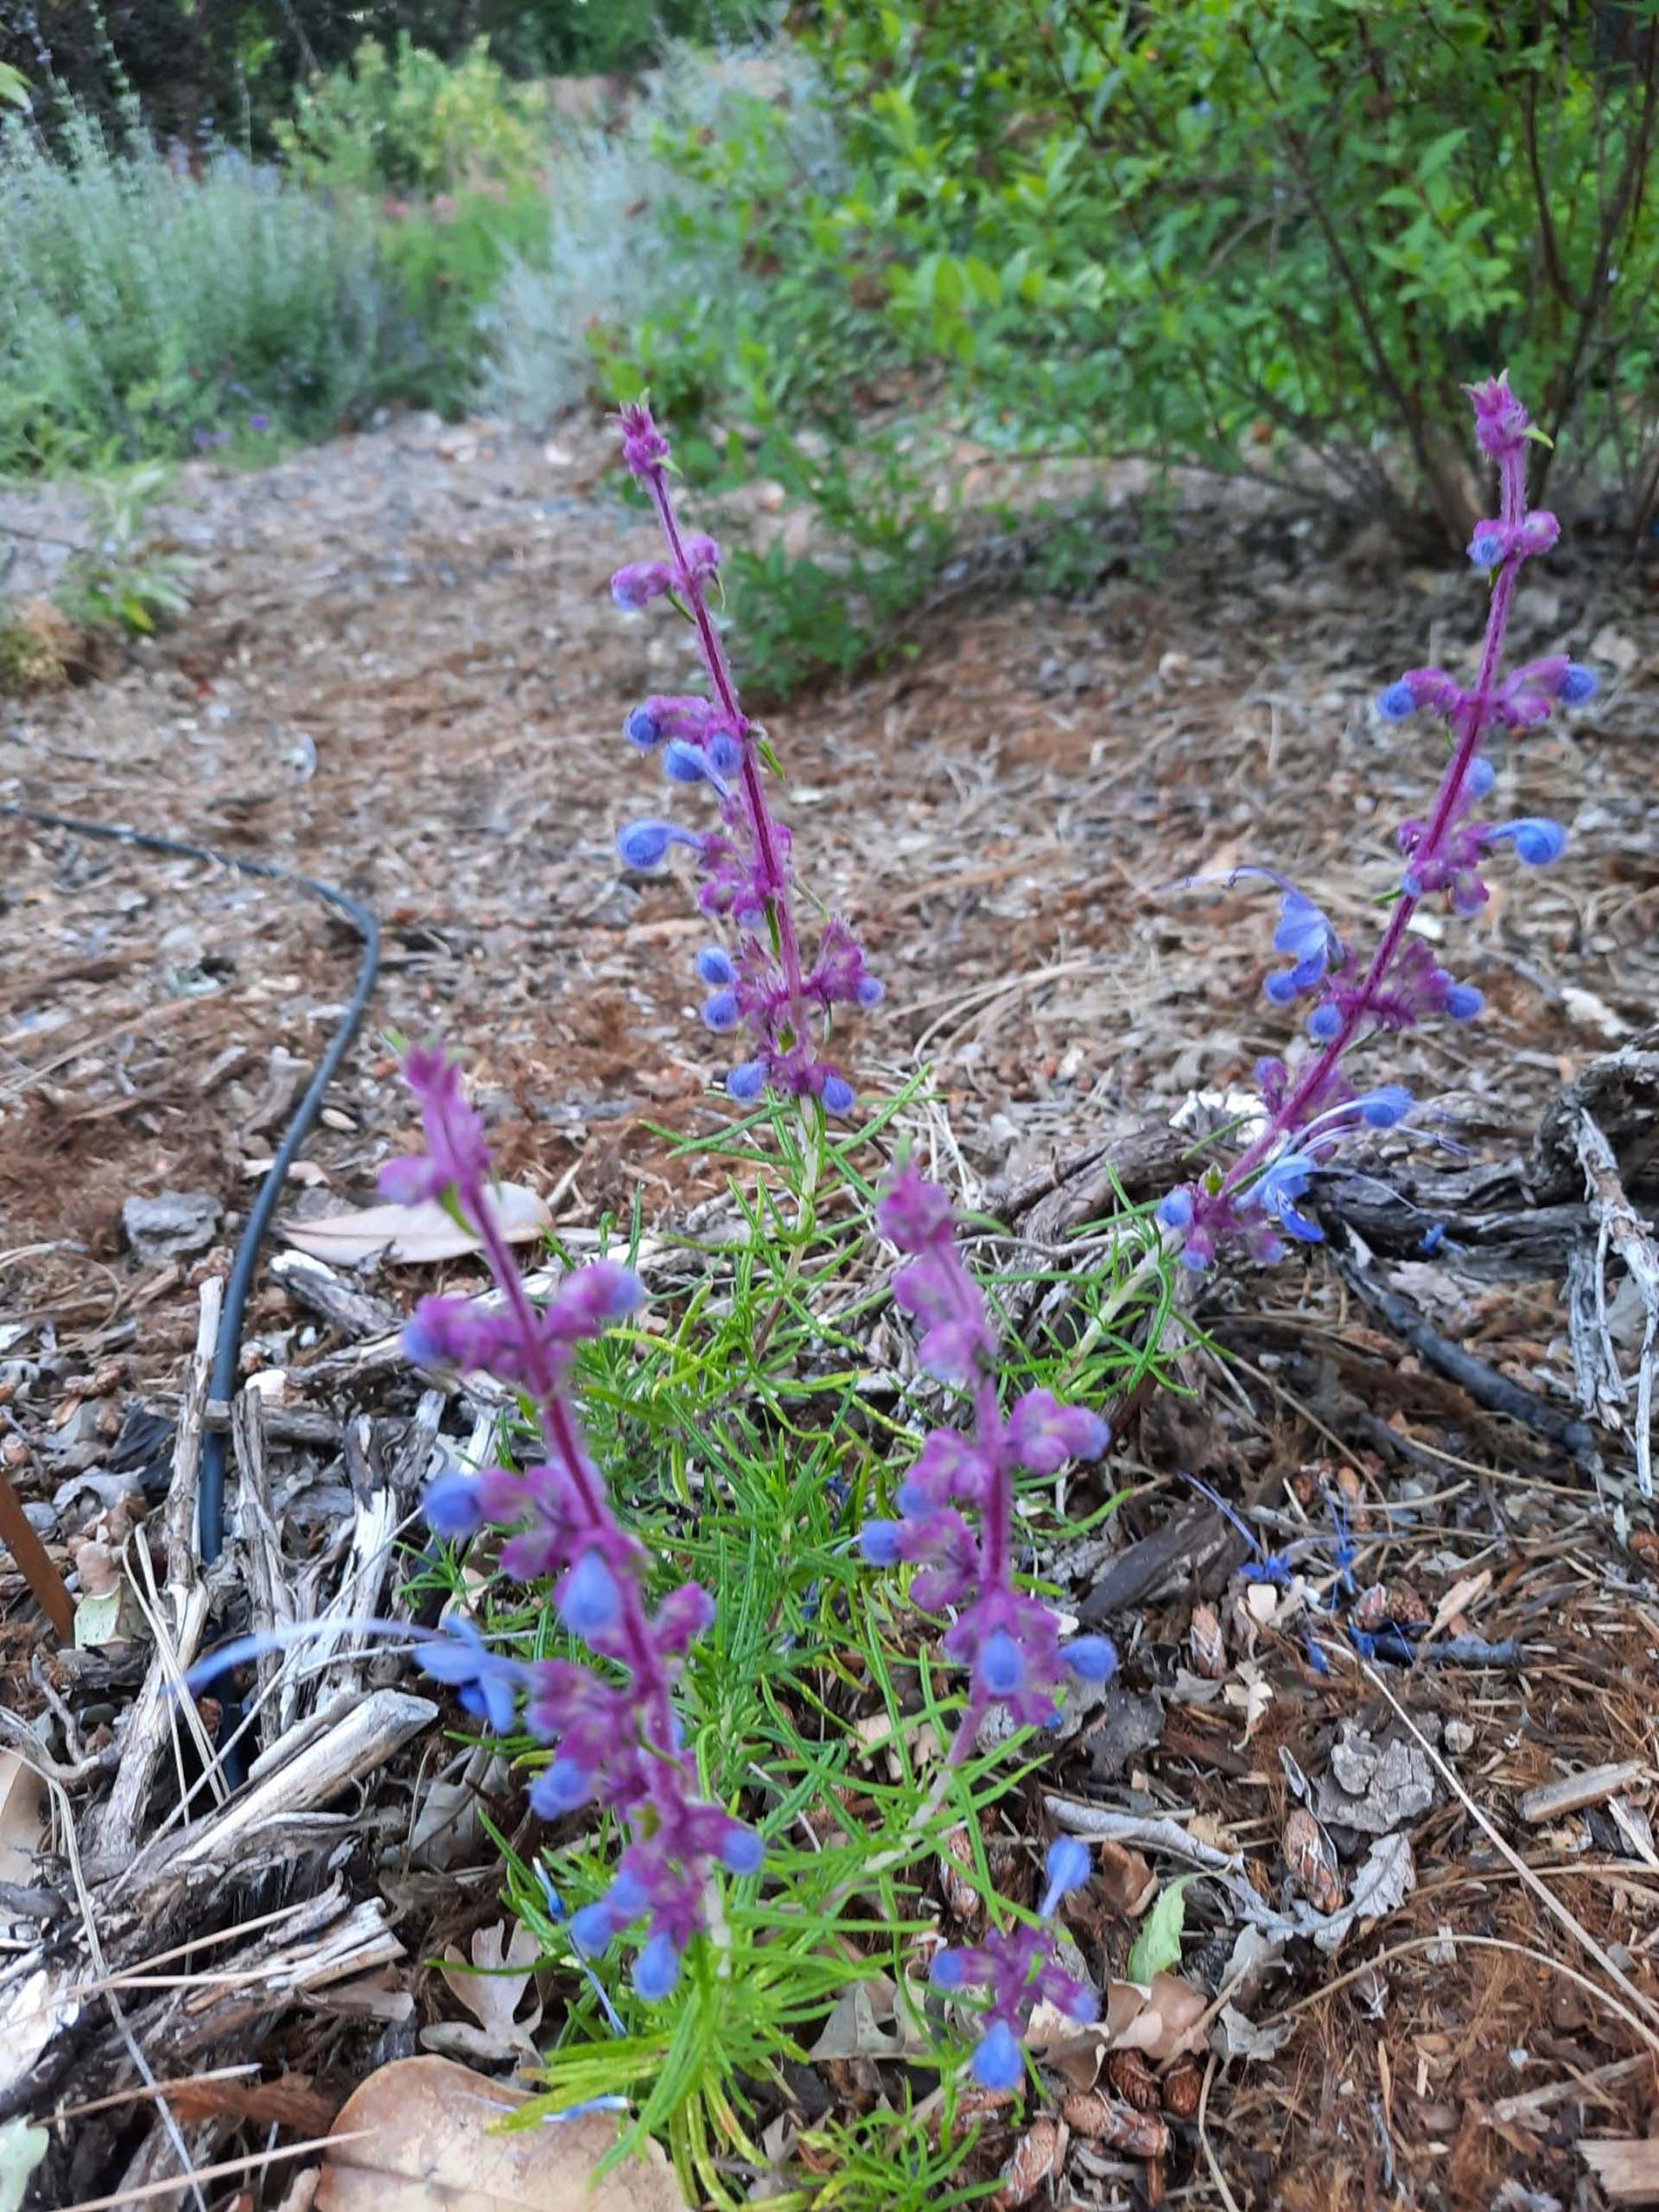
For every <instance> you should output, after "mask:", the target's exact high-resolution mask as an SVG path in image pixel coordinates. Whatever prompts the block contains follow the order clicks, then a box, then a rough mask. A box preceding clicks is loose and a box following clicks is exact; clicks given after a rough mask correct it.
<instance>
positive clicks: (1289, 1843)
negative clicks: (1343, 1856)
mask: <svg viewBox="0 0 1659 2212" xmlns="http://www.w3.org/2000/svg"><path fill="white" fill-rule="evenodd" d="M1284 1847H1285V1864H1286V1866H1288V1867H1289V1869H1290V1878H1291V1880H1292V1881H1293V1882H1294V1883H1295V1885H1296V1886H1297V1888H1298V1889H1299V1890H1300V1891H1301V1892H1302V1895H1303V1896H1304V1897H1306V1899H1307V1901H1308V1903H1309V1904H1311V1905H1312V1906H1313V1910H1315V1911H1316V1912H1335V1911H1337V1910H1339V1908H1340V1906H1341V1904H1342V1875H1341V1873H1340V1872H1339V1871H1338V1866H1337V1847H1336V1846H1335V1845H1334V1844H1333V1843H1332V1840H1331V1839H1330V1837H1329V1836H1328V1835H1327V1834H1325V1830H1324V1829H1323V1828H1322V1827H1320V1826H1319V1822H1318V1821H1316V1820H1315V1819H1314V1817H1313V1814H1312V1813H1310V1812H1309V1811H1308V1810H1307V1808H1306V1806H1304V1805H1298V1806H1297V1807H1296V1808H1294V1810H1293V1812H1292V1813H1291V1815H1290V1817H1289V1819H1288V1820H1287V1821H1286V1822H1285V1836H1284Z"/></svg>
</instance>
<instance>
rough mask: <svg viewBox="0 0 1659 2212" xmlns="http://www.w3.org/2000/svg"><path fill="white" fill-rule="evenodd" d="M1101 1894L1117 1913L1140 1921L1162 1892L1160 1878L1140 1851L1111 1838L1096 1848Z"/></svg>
mask: <svg viewBox="0 0 1659 2212" xmlns="http://www.w3.org/2000/svg"><path fill="white" fill-rule="evenodd" d="M1095 1865H1096V1870H1097V1872H1098V1875H1099V1880H1100V1887H1101V1893H1102V1895H1103V1897H1105V1900H1106V1902H1107V1904H1109V1905H1110V1906H1111V1908H1112V1910H1113V1911H1114V1912H1117V1913H1122V1916H1123V1917H1124V1919H1126V1920H1139V1919H1140V1917H1141V1914H1142V1913H1143V1912H1145V1911H1146V1910H1147V1907H1148V1906H1149V1905H1150V1904H1151V1903H1152V1901H1153V1898H1154V1897H1155V1896H1156V1895H1157V1892H1158V1877H1157V1876H1156V1875H1155V1874H1154V1872H1153V1871H1152V1869H1151V1867H1150V1866H1148V1865H1147V1862H1146V1860H1145V1859H1143V1858H1142V1857H1141V1853H1139V1852H1138V1851H1131V1850H1130V1848H1129V1847H1128V1844H1125V1843H1115V1842H1114V1841H1113V1840H1111V1838H1110V1837H1109V1836H1108V1837H1106V1838H1105V1839H1104V1840H1103V1841H1102V1842H1101V1843H1100V1844H1099V1845H1098V1846H1097V1847H1096V1860H1095Z"/></svg>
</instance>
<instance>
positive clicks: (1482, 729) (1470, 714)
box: [1157, 374, 1596, 1268]
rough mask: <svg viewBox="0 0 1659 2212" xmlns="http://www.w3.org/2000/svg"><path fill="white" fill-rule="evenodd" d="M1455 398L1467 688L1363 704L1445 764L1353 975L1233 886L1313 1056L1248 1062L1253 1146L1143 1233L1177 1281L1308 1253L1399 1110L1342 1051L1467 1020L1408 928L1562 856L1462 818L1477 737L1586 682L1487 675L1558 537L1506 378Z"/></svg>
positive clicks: (1536, 717)
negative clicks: (1504, 863)
mask: <svg viewBox="0 0 1659 2212" xmlns="http://www.w3.org/2000/svg"><path fill="white" fill-rule="evenodd" d="M1470 397H1471V401H1472V403H1473V406H1474V414H1475V435H1476V439H1477V442H1478V444H1479V447H1480V449H1481V451H1482V452H1483V453H1484V454H1486V455H1487V456H1488V457H1489V458H1490V459H1491V460H1492V461H1495V462H1496V463H1497V478H1498V486H1499V500H1498V513H1497V518H1496V519H1495V520H1493V521H1490V522H1482V523H1478V524H1477V525H1476V527H1475V531H1474V534H1473V536H1472V537H1471V539H1470V542H1469V557H1470V559H1471V561H1472V562H1473V563H1474V564H1475V566H1476V567H1477V568H1480V569H1488V570H1490V571H1491V572H1492V585H1491V605H1490V607H1489V609H1488V613H1487V618H1486V632H1485V637H1484V641H1483V644H1482V647H1481V654H1480V660H1479V664H1478V668H1477V671H1476V674H1475V680H1474V683H1472V684H1471V685H1470V686H1469V687H1468V688H1467V689H1465V687H1464V686H1463V685H1461V684H1459V683H1458V682H1457V681H1456V680H1455V678H1453V677H1451V676H1449V675H1447V674H1446V671H1445V670H1444V669H1439V668H1414V669H1408V671H1407V672H1406V673H1405V675H1404V676H1402V677H1401V678H1400V680H1399V681H1398V683H1391V684H1390V685H1389V688H1388V689H1387V690H1385V691H1384V692H1383V695H1382V696H1381V697H1380V698H1379V699H1378V701H1377V702H1376V705H1377V711H1378V713H1379V714H1380V715H1382V717H1383V720H1384V721H1389V722H1403V721H1408V720H1409V719H1410V717H1411V716H1412V715H1415V714H1419V713H1422V712H1425V711H1431V712H1433V713H1435V714H1438V715H1440V716H1441V717H1442V718H1443V719H1444V721H1446V726H1447V728H1448V731H1449V733H1450V736H1451V745H1452V751H1451V758H1450V760H1448V761H1447V763H1446V770H1445V772H1444V774H1443V775H1442V776H1441V778H1440V786H1439V789H1438V790H1437V791H1436V792H1435V795H1434V802H1433V806H1432V807H1431V808H1430V810H1429V811H1428V813H1427V816H1426V817H1421V818H1419V819H1414V820H1412V821H1408V822H1403V823H1401V825H1400V829H1399V832H1398V839H1399V846H1400V850H1401V853H1402V856H1403V857H1404V860H1405V868H1404V871H1403V873H1402V876H1401V878H1400V882H1399V887H1398V891H1397V895H1396V896H1395V901H1394V911H1393V912H1392V913H1391V914H1390V916H1389V923H1388V926H1387V928H1386V929H1385V930H1384V931H1383V936H1382V938H1381V939H1380V940H1379V942H1378V944H1377V946H1376V950H1375V951H1374V952H1373V954H1372V955H1371V958H1370V963H1368V964H1367V965H1366V966H1365V967H1364V968H1363V969H1361V968H1360V966H1359V964H1358V962H1357V957H1356V956H1355V954H1354V952H1353V950H1351V947H1350V946H1349V945H1348V944H1345V943H1344V940H1343V938H1341V937H1340V936H1339V935H1338V931H1336V929H1335V928H1334V927H1333V925H1332V923H1331V922H1330V921H1329V920H1328V919H1327V918H1326V916H1325V913H1324V912H1322V911H1321V909H1320V908H1319V906H1316V905H1315V904H1314V902H1313V900H1312V899H1309V898H1308V897H1306V894H1305V893H1302V892H1301V891H1299V890H1298V889H1297V888H1296V887H1295V886H1294V884H1292V883H1289V882H1287V881H1286V880H1285V879H1284V878H1283V877H1282V876H1281V875H1280V874H1277V873H1276V871H1274V870H1273V869H1271V868H1242V869H1239V870H1237V871H1236V875H1258V876H1263V877H1266V878H1267V879H1268V880H1271V881H1272V882H1274V883H1275V884H1277V885H1278V886H1279V888H1280V890H1281V893H1282V896H1281V901H1280V910H1279V922H1278V925H1277V927H1276V928H1275V930H1274V937H1273V943H1274V950H1275V951H1277V952H1279V953H1281V954H1282V955H1283V956H1284V957H1285V959H1286V960H1287V963H1288V965H1287V966H1286V967H1285V968H1283V969H1279V970H1277V971H1276V972H1275V973H1274V974H1273V975H1271V976H1269V977H1268V981H1267V985H1266V989H1267V995H1268V997H1269V998H1270V999H1271V1000H1272V1001H1274V1004H1275V1005H1279V1006H1288V1005H1291V1004H1293V1003H1294V1002H1295V1001H1298V1000H1301V999H1308V998H1311V999H1312V1001H1313V1004H1312V1007H1311V1008H1310V1010H1309V1012H1308V1014H1307V1016H1306V1031H1307V1035H1308V1037H1309V1039H1310V1040H1311V1042H1312V1043H1313V1046H1315V1047H1316V1048H1317V1049H1316V1050H1315V1051H1314V1052H1313V1054H1312V1055H1311V1057H1309V1058H1307V1059H1306V1060H1305V1062H1304V1063H1303V1065H1301V1066H1300V1068H1298V1069H1297V1070H1296V1071H1295V1072H1294V1075H1293V1074H1292V1073H1291V1072H1290V1071H1288V1070H1287V1067H1286V1065H1285V1063H1284V1062H1283V1061H1282V1060H1279V1059H1267V1060H1262V1061H1261V1062H1259V1063H1258V1065H1257V1068H1256V1076H1257V1080H1258V1082H1259V1083H1260V1084H1261V1088H1262V1098H1263V1103H1265V1105H1266V1108H1267V1114H1266V1116H1265V1119H1264V1122H1263V1124H1262V1128H1261V1130H1260V1132H1259V1133H1258V1134H1257V1135H1256V1136H1255V1138H1254V1139H1253V1140H1252V1141H1251V1142H1250V1143H1249V1145H1248V1146H1247V1147H1245V1149H1244V1150H1243V1152H1242V1153H1241V1154H1240V1155H1239V1156H1238V1158H1237V1159H1236V1160H1234V1161H1233V1163H1232V1165H1231V1166H1229V1167H1225V1168H1222V1167H1219V1166H1217V1167H1211V1168H1210V1169H1208V1170H1206V1171H1205V1173H1204V1174H1202V1175H1200V1176H1198V1177H1197V1178H1195V1179H1193V1180H1192V1181H1191V1182H1188V1183H1183V1184H1181V1185H1178V1187H1177V1188H1176V1189H1174V1190H1173V1191H1171V1192H1169V1193H1168V1195H1167V1196H1166V1198H1164V1199H1163V1200H1162V1202H1161V1203H1160V1205H1159V1207H1158V1214H1157V1217H1158V1221H1159V1224H1160V1228H1161V1229H1162V1230H1163V1231H1164V1232H1165V1233H1166V1236H1167V1237H1168V1238H1169V1239H1170V1240H1171V1242H1172V1243H1174V1244H1175V1245H1176V1246H1177V1247H1179V1256H1180V1258H1181V1260H1182V1262H1184V1263H1185V1265H1186V1266H1187V1267H1189V1268H1207V1267H1208V1266H1209V1265H1210V1264H1211V1262H1212V1261H1213V1260H1214V1259H1215V1257H1216V1255H1217V1252H1218V1251H1220V1250H1221V1249H1224V1248H1226V1247H1238V1248H1242V1249H1243V1251H1244V1252H1245V1253H1246V1255H1248V1256H1249V1258H1251V1259H1253V1260H1255V1261H1257V1262H1263V1263H1266V1262H1271V1261H1273V1260H1275V1259H1277V1258H1278V1257H1279V1256H1280V1255H1281V1253H1282V1252H1283V1249H1284V1243H1283V1236H1290V1237H1293V1238H1295V1239H1296V1240H1298V1241H1299V1242H1300V1243H1317V1242H1318V1241H1319V1235H1320V1232H1319V1225H1318V1224H1317V1223H1315V1222H1313V1221H1312V1220H1311V1219H1310V1218H1309V1217H1307V1215H1306V1214H1305V1213H1304V1212H1303V1211H1301V1209H1300V1205H1299V1204H1298V1201H1299V1200H1300V1199H1301V1198H1305V1197H1306V1193H1307V1191H1308V1189H1309V1186H1310V1185H1311V1184H1312V1182H1313V1177H1314V1174H1315V1173H1316V1172H1317V1171H1318V1170H1319V1168H1320V1167H1322V1166H1325V1164H1326V1163H1327V1161H1329V1160H1331V1158H1332V1155H1333V1154H1335V1152H1336V1150H1337V1148H1338V1146H1339V1144H1340V1143H1341V1141H1342V1140H1343V1139H1344V1137H1346V1136H1349V1135H1352V1134H1353V1133H1354V1132H1355V1131H1357V1130H1359V1129H1362V1128H1367V1127H1370V1128H1389V1127H1391V1126H1393V1125H1394V1124H1395V1123H1396V1122H1400V1121H1402V1120H1403V1118H1404V1117H1405V1116H1406V1115H1407V1114H1408V1113H1409V1111H1410V1109H1411V1098H1410V1096H1409V1094H1408V1092H1407V1091H1405V1090H1402V1088H1401V1087H1400V1086H1399V1085H1398V1084H1384V1085H1383V1086H1382V1087H1380V1088H1378V1089H1376V1090H1367V1091H1356V1090H1355V1089H1354V1088H1353V1086H1352V1085H1351V1084H1350V1083H1349V1081H1348V1080H1347V1077H1346V1076H1345V1075H1344V1071H1343V1062H1344V1057H1345V1055H1346V1054H1347V1052H1348V1051H1349V1049H1350V1047H1351V1046H1352V1045H1354V1044H1355V1043H1356V1042H1357V1041H1358V1040H1359V1039H1360V1038H1361V1037H1362V1035H1375V1034H1376V1033H1379V1032H1383V1031H1386V1030H1399V1029H1408V1028H1411V1027H1414V1025H1415V1024H1416V1023H1418V1022H1420V1021H1422V1020H1427V1019H1428V1018H1430V1017H1432V1016H1434V1015H1437V1014H1443V1015H1445V1016H1446V1017H1447V1018H1448V1019H1449V1020H1453V1021H1468V1020H1473V1018H1474V1017H1475V1016H1476V1015H1477V1014H1479V1012H1480V1010H1481V1005H1482V1001H1481V995H1480V993H1479V991H1478V990H1477V989H1476V988H1474V986H1473V985H1472V984H1470V983H1465V982H1457V981H1455V980H1454V979H1453V977H1452V976H1450V975H1449V974H1448V973H1447V972H1446V969H1443V968H1442V967H1440V965H1439V963H1437V962H1436V961H1435V959H1434V957H1433V955H1432V954H1431V953H1430V951H1429V950H1428V947H1427V944H1425V943H1424V942H1423V940H1422V938H1421V937H1414V936H1412V935H1411V934H1410V931H1411V924H1412V918H1413V917H1414V915H1415V913H1416V912H1417V911H1418V909H1419V907H1420V906H1422V904H1423V902H1424V901H1425V900H1426V899H1430V898H1433V897H1436V896H1444V897H1445V899H1446V903H1447V905H1448V906H1450V908H1451V910H1452V912H1453V913H1455V914H1460V915H1463V916H1465V917H1467V916H1469V915H1471V914H1475V913H1478V912H1479V910H1480V908H1481V907H1482V906H1484V904H1485V902H1486V900H1487V898H1488V897H1489V895H1490V893H1488V890H1487V887H1486V885H1485V883H1484V880H1483V878H1482V873H1481V871H1482V869H1483V868H1484V865H1485V862H1486V860H1487V858H1488V856H1489V855H1491V854H1492V853H1494V852H1495V851H1496V850H1497V849H1498V848H1499V847H1501V846H1503V845H1508V846H1509V847H1510V849H1511V850H1512V851H1513V852H1514V854H1515V856H1516V859H1517V860H1518V861H1521V863H1522V865H1523V866H1524V867H1528V868H1540V867H1542V866H1544V865H1545V864H1546V863H1547V862H1548V861H1553V860H1556V859H1559V858H1560V854H1561V852H1562V851H1563V850H1564V849H1565V847H1566V844H1567V832H1566V830H1565V829H1562V827H1561V826H1560V823H1556V822H1548V821H1544V820H1541V819H1540V818H1538V817H1535V816H1526V817H1521V818H1519V819H1517V820H1515V821H1510V822H1498V823H1491V822H1482V821H1478V820H1477V819H1475V818H1474V814H1473V810H1474V808H1475V807H1476V806H1477V805H1478V804H1479V802H1480V801H1481V800H1482V799H1483V798H1485V797H1486V795H1487V793H1488V792H1489V791H1491V788H1492V786H1493V785H1494V783H1495V782H1496V781H1497V776H1496V772H1495V771H1494V769H1493V767H1492V765H1491V761H1490V760H1488V759H1487V758H1486V757H1485V755H1484V753H1483V751H1482V747H1483V746H1484V743H1485V741H1486V740H1487V739H1488V738H1489V737H1490V736H1491V734H1492V732H1493V731H1495V730H1498V729H1503V730H1507V731H1510V732H1511V733H1516V732H1520V731H1523V730H1528V729H1533V728H1536V727H1537V726H1538V724H1539V723H1541V722H1542V721H1545V720H1546V719H1547V717H1548V715H1549V712H1550V709H1551V708H1552V707H1553V706H1554V705H1555V704H1556V703H1557V702H1560V704H1561V705H1563V706H1567V707H1573V706H1577V705H1579V704H1580V702H1583V701H1584V700H1586V699H1588V698H1589V697H1590V696H1591V695H1592V693H1593V692H1594V690H1595V688H1596V679H1595V677H1594V676H1593V675H1592V673H1591V671H1589V670H1588V669H1587V668H1581V667H1579V666H1578V665H1576V664H1574V663H1573V662H1571V661H1569V660H1568V659H1567V658H1566V656H1565V655H1563V654H1553V655H1551V656H1550V657H1548V658H1546V659H1543V660H1533V661H1528V662H1527V663H1526V664H1524V665H1523V666H1522V667H1519V668H1516V669H1513V670H1511V671H1510V673H1509V674H1508V675H1506V676H1505V675H1501V674H1500V670H1501V667H1502V663H1503V640H1504V635H1505V632H1506V631H1507V629H1508V626H1509V620H1510V607H1511V606H1512V604H1513V602H1514V598H1515V588H1516V578H1517V576H1518V575H1519V574H1520V571H1521V566H1522V563H1523V562H1524V561H1526V560H1527V559H1528V558H1529V556H1531V555H1533V554H1535V553H1545V552H1548V550H1549V548H1550V547H1551V546H1552V545H1553V544H1554V543H1555V540H1556V538H1557V537H1558V536H1559V535H1560V525H1559V524H1558V523H1557V521H1556V519H1555V517H1554V515H1553V514H1548V513H1546V512H1543V511H1541V510H1538V511H1533V512H1529V510H1528V507H1527V503H1526V475H1527V447H1528V442H1529V440H1530V439H1533V438H1535V437H1536V436H1537V435H1539V434H1538V433H1537V432H1536V431H1535V430H1534V429H1532V428H1531V427H1530V425H1529V421H1528V417H1527V410H1526V409H1525V408H1524V407H1523V406H1522V404H1521V402H1520V401H1519V400H1518V399H1517V398H1516V396H1515V394H1514V393H1513V392H1512V391H1510V385H1509V378H1508V376H1507V374H1505V375H1503V376H1499V377H1495V378H1489V379H1488V380H1487V382H1485V383H1484V384H1482V385H1475V386H1473V387H1471V391H1470ZM1230 880H1236V877H1235V878H1232V879H1230ZM1281 1231H1282V1232H1283V1236H1281Z"/></svg>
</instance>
